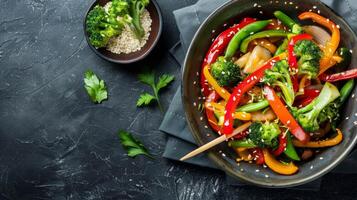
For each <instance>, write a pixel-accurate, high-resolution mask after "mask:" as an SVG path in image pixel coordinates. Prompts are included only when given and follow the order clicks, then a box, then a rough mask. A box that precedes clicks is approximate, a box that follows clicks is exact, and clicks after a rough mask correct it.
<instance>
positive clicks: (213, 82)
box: [203, 65, 231, 101]
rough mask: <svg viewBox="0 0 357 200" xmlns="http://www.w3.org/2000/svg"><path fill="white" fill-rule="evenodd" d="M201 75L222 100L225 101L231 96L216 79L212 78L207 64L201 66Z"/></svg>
mask: <svg viewBox="0 0 357 200" xmlns="http://www.w3.org/2000/svg"><path fill="white" fill-rule="evenodd" d="M203 75H204V76H205V78H206V80H207V81H208V83H209V84H210V85H211V86H212V87H213V89H214V90H215V91H216V92H217V93H218V94H219V96H221V97H222V98H223V99H224V100H226V101H227V100H228V99H229V97H230V96H231V94H230V93H229V92H228V91H227V90H226V89H224V88H223V87H221V86H220V85H219V84H218V83H217V81H216V79H214V78H213V76H212V75H211V73H210V71H209V65H206V66H205V67H204V68H203Z"/></svg>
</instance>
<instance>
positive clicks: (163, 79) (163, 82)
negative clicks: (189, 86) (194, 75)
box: [156, 74, 175, 91]
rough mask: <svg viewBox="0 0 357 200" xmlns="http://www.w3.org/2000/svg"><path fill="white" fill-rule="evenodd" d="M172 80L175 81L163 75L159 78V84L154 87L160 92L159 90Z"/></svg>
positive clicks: (172, 77) (171, 77)
mask: <svg viewBox="0 0 357 200" xmlns="http://www.w3.org/2000/svg"><path fill="white" fill-rule="evenodd" d="M174 79H175V77H174V76H172V75H167V74H164V75H162V76H160V78H159V82H158V83H157V85H156V88H157V91H160V89H161V88H164V87H166V86H167V85H168V84H169V83H171V81H173V80H174Z"/></svg>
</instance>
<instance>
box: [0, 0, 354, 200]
mask: <svg viewBox="0 0 357 200" xmlns="http://www.w3.org/2000/svg"><path fill="white" fill-rule="evenodd" d="M91 2H92V1H84V0H60V1H54V0H51V1H50V0H22V1H20V0H0V199H63V200H64V199H68V200H70V199H145V200H150V199H184V200H188V199H273V198H279V199H354V198H356V196H357V190H356V186H357V175H339V176H338V177H336V176H332V175H327V176H326V177H325V179H324V180H323V185H322V190H321V192H320V193H318V192H308V191H292V190H284V189H279V190H272V189H261V188H256V187H240V188H239V187H233V186H228V185H226V184H225V180H224V175H223V174H222V173H221V172H218V171H214V170H209V169H205V168H200V167H195V166H192V165H186V164H182V163H178V162H173V161H169V160H166V159H163V158H161V154H162V152H163V149H164V146H165V136H164V134H163V133H161V132H160V131H158V127H159V125H160V122H161V120H162V117H163V114H162V113H160V111H159V110H158V109H157V108H155V107H151V108H142V109H138V108H136V106H135V101H136V99H137V97H138V95H139V94H140V93H141V92H142V91H145V90H149V88H148V87H146V86H144V85H142V84H141V83H139V82H138V81H137V79H136V74H137V73H138V72H140V71H141V70H142V69H143V68H144V67H147V66H151V67H152V68H155V70H156V71H158V72H162V73H163V72H168V73H171V74H174V75H175V76H176V79H177V80H176V81H175V82H174V84H172V85H171V87H170V88H168V89H167V90H166V91H164V92H163V94H162V102H163V105H164V107H165V108H167V107H168V105H169V102H170V99H171V98H172V96H173V94H174V92H175V90H176V88H177V86H178V85H179V84H180V82H179V78H180V69H179V68H178V65H177V64H176V63H175V61H174V60H173V59H171V58H170V56H169V54H168V49H169V48H170V47H171V46H172V45H173V44H174V43H175V42H176V41H177V40H178V39H179V34H178V31H177V28H176V25H175V22H174V18H173V14H172V11H173V10H175V9H178V8H181V7H184V6H187V5H190V4H192V3H194V2H195V0H158V3H159V5H160V6H161V9H162V11H163V17H164V29H163V35H162V38H161V40H160V43H159V46H158V47H157V48H156V49H155V51H154V52H153V53H152V54H151V55H150V56H149V57H148V58H147V59H145V60H144V61H142V62H139V63H136V64H133V65H128V66H120V65H115V64H111V63H108V62H105V61H103V60H101V59H100V58H98V57H97V56H96V55H95V54H94V53H93V52H92V51H91V50H90V49H89V47H88V45H87V43H86V41H85V39H84V36H83V30H82V27H83V26H82V23H83V16H84V13H85V11H86V9H87V8H88V6H89V5H90V4H91ZM87 69H92V70H93V71H94V72H95V73H97V74H98V76H100V78H102V79H104V80H105V81H106V83H107V87H108V91H109V100H108V101H105V102H104V103H102V104H99V105H95V104H93V103H91V101H90V100H89V98H88V96H87V94H86V92H85V90H84V88H83V72H84V71H85V70H87ZM119 129H127V130H129V131H131V132H132V133H133V134H134V135H135V136H136V137H138V138H139V139H141V140H142V141H143V143H144V144H145V145H146V146H147V147H148V148H149V150H150V151H151V152H152V153H153V154H154V155H155V159H154V160H150V159H148V158H146V157H141V156H139V157H137V158H135V159H131V158H128V157H127V156H126V155H125V151H124V150H123V149H122V147H121V145H120V143H119V140H118V137H117V131H118V130H119Z"/></svg>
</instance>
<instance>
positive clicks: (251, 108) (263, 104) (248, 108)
mask: <svg viewBox="0 0 357 200" xmlns="http://www.w3.org/2000/svg"><path fill="white" fill-rule="evenodd" d="M268 106H269V101H268V100H265V99H264V100H262V101H259V102H256V103H249V104H245V105H243V106H241V107H239V108H238V109H237V111H238V112H248V113H249V112H255V111H258V110H262V109H264V108H267V107H268Z"/></svg>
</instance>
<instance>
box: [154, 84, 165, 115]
mask: <svg viewBox="0 0 357 200" xmlns="http://www.w3.org/2000/svg"><path fill="white" fill-rule="evenodd" d="M152 89H153V90H154V95H155V99H156V101H157V104H158V105H159V109H160V111H161V113H164V109H163V108H162V105H161V102H160V99H159V91H157V89H156V87H154V86H152Z"/></svg>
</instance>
